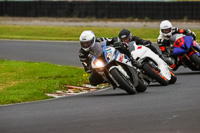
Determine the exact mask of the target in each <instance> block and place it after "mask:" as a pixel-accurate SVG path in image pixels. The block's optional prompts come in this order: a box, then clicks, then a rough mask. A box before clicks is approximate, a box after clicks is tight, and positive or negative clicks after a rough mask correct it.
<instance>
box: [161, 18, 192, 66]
mask: <svg viewBox="0 0 200 133" xmlns="http://www.w3.org/2000/svg"><path fill="white" fill-rule="evenodd" d="M174 34H183V35H186V36H192V37H193V39H194V40H196V35H195V33H194V32H192V31H191V30H189V29H179V28H177V27H173V26H172V24H171V22H170V21H169V20H163V21H162V22H161V23H160V34H159V36H158V39H157V43H158V45H159V47H161V46H164V47H166V48H167V49H168V50H169V52H170V56H171V57H173V58H174V59H175V64H173V65H172V66H171V67H172V68H173V69H174V70H176V66H180V64H179V62H178V61H177V59H176V57H174V56H173V54H172V52H173V44H171V43H170V39H171V37H172V36H173V35H174Z"/></svg>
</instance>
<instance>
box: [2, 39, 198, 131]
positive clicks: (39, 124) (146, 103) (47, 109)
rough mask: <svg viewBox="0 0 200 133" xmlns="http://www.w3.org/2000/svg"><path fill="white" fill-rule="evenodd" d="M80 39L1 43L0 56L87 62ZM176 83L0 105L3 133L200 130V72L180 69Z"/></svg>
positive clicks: (5, 57) (30, 59)
mask: <svg viewBox="0 0 200 133" xmlns="http://www.w3.org/2000/svg"><path fill="white" fill-rule="evenodd" d="M78 49H79V45H76V44H75V43H74V42H44V41H43V42H39V41H6V40H1V41H0V58H4V59H9V60H23V61H24V60H25V61H41V62H50V63H55V64H61V65H75V66H81V64H80V63H79V60H78V54H77V52H78ZM175 74H176V75H177V77H178V81H177V83H176V84H174V85H169V86H160V85H159V84H156V83H155V84H150V85H149V86H148V89H147V91H146V92H145V93H138V94H136V95H127V94H126V92H124V91H122V90H120V89H118V88H117V89H116V90H112V89H111V88H108V89H106V90H103V91H97V92H92V93H88V94H83V95H77V96H70V97H63V98H58V99H53V100H47V101H38V102H32V103H23V104H15V105H6V106H0V132H1V133H36V132H41V133H66V132H67V133H90V132H91V133H94V132H95V133H102V132H104V133H199V132H200V126H199V125H200V112H199V111H200V97H199V94H200V87H199V79H200V72H192V71H190V70H189V69H184V68H182V67H181V68H180V69H179V70H178V71H176V72H175Z"/></svg>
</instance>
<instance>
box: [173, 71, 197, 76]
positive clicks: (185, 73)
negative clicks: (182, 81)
mask: <svg viewBox="0 0 200 133" xmlns="http://www.w3.org/2000/svg"><path fill="white" fill-rule="evenodd" d="M198 74H200V72H199V71H193V72H181V73H175V75H198Z"/></svg>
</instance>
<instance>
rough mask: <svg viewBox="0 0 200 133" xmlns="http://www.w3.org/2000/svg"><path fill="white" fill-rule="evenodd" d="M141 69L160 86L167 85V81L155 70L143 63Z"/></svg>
mask: <svg viewBox="0 0 200 133" xmlns="http://www.w3.org/2000/svg"><path fill="white" fill-rule="evenodd" d="M142 68H143V70H144V71H145V73H147V75H148V76H149V77H152V78H153V79H155V80H156V81H157V82H158V83H160V84H161V85H163V86H166V85H168V83H169V81H168V80H167V79H165V78H164V77H162V76H161V75H160V73H159V72H158V71H157V70H155V69H153V68H152V67H150V66H149V64H147V63H145V64H144V65H143V67H142Z"/></svg>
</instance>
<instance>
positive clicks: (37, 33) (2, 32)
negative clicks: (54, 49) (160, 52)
mask: <svg viewBox="0 0 200 133" xmlns="http://www.w3.org/2000/svg"><path fill="white" fill-rule="evenodd" d="M121 29H122V28H109V27H67V26H17V25H0V39H26V40H67V41H78V39H79V36H80V34H81V33H82V31H84V30H92V31H93V32H94V33H95V35H96V36H97V37H109V38H112V37H115V36H117V35H118V33H119V31H120V30H121ZM130 30H131V31H132V33H133V35H136V36H139V37H141V38H143V39H150V40H153V41H155V40H156V38H157V37H158V33H159V31H158V29H153V28H152V29H149V28H143V29H137V28H134V29H130Z"/></svg>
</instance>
